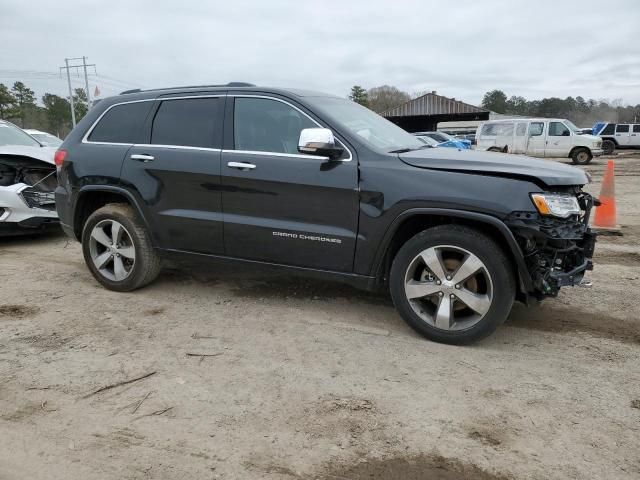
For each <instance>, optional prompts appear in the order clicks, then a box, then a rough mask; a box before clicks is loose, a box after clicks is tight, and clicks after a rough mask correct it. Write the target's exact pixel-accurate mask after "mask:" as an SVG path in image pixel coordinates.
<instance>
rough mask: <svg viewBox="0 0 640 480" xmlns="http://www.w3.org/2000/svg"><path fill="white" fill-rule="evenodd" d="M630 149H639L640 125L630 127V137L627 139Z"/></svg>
mask: <svg viewBox="0 0 640 480" xmlns="http://www.w3.org/2000/svg"><path fill="white" fill-rule="evenodd" d="M629 146H630V147H640V123H636V124H635V125H631V135H630V137H629Z"/></svg>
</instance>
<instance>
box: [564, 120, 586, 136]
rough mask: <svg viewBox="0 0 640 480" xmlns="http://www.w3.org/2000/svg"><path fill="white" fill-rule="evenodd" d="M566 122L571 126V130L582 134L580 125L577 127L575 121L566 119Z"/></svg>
mask: <svg viewBox="0 0 640 480" xmlns="http://www.w3.org/2000/svg"><path fill="white" fill-rule="evenodd" d="M564 124H565V125H566V126H567V127H569V130H571V131H572V132H573V133H578V134H580V135H582V133H583V132H582V130H580V129H579V128H578V127H576V126H575V125H574V124H573V123H571V121H570V120H565V121H564Z"/></svg>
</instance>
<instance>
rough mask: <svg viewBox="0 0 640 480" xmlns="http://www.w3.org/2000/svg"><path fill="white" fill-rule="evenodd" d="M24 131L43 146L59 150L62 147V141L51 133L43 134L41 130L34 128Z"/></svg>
mask: <svg viewBox="0 0 640 480" xmlns="http://www.w3.org/2000/svg"><path fill="white" fill-rule="evenodd" d="M24 131H25V132H27V133H28V134H29V135H31V136H32V137H33V138H35V139H36V140H37V141H38V142H40V143H41V144H42V145H46V146H47V147H54V148H58V147H59V146H60V145H62V140H61V139H60V138H58V137H56V136H55V135H51V134H50V133H47V132H42V131H40V130H34V129H32V128H25V130H24Z"/></svg>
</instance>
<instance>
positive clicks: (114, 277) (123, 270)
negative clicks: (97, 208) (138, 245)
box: [89, 220, 136, 282]
mask: <svg viewBox="0 0 640 480" xmlns="http://www.w3.org/2000/svg"><path fill="white" fill-rule="evenodd" d="M89 253H90V255H91V260H92V261H93V264H94V265H95V267H96V269H97V270H98V272H100V274H101V275H102V276H104V277H105V278H107V279H109V280H111V281H116V282H120V281H122V280H124V279H126V278H127V277H128V276H129V275H130V274H131V272H132V271H133V267H134V265H135V261H136V250H135V246H134V244H133V240H132V238H131V234H130V233H129V232H128V231H127V229H126V228H125V227H124V225H122V224H121V223H119V222H117V221H115V220H102V221H101V222H99V223H97V224H96V225H95V227H93V230H92V231H91V237H90V239H89Z"/></svg>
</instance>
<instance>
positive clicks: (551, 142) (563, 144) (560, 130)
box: [544, 122, 573, 157]
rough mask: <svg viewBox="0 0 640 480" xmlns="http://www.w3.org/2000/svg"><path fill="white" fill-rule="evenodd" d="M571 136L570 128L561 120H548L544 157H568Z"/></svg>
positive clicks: (571, 141)
mask: <svg viewBox="0 0 640 480" xmlns="http://www.w3.org/2000/svg"><path fill="white" fill-rule="evenodd" d="M572 145H573V138H572V137H571V130H569V127H567V126H566V125H565V124H564V123H562V122H549V130H548V132H547V150H546V152H545V155H544V156H545V157H568V156H569V152H570V151H571V147H572Z"/></svg>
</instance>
